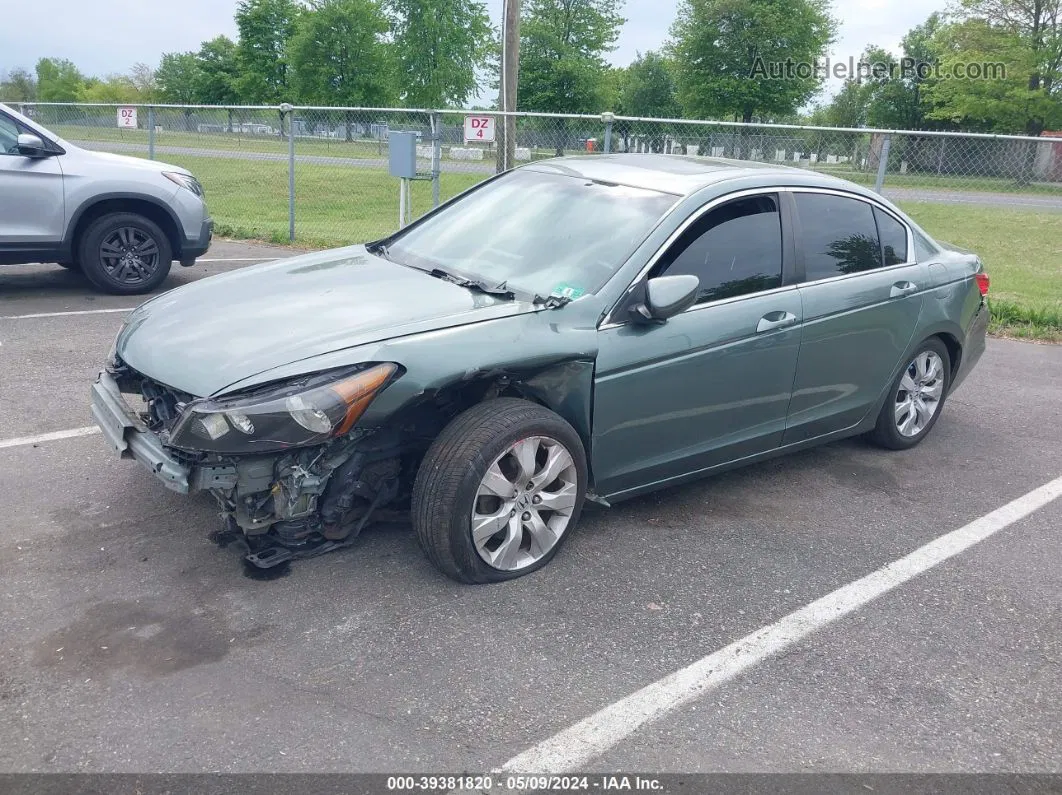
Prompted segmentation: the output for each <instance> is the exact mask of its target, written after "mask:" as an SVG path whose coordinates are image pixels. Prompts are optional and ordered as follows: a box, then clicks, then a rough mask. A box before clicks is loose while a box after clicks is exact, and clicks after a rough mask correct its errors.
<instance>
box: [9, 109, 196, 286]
mask: <svg viewBox="0 0 1062 795" xmlns="http://www.w3.org/2000/svg"><path fill="white" fill-rule="evenodd" d="M213 226H214V224H213V221H212V220H211V219H210V214H209V213H208V212H207V208H206V203H205V202H204V201H203V189H202V187H201V186H200V184H199V182H198V180H196V178H195V177H193V176H192V175H191V174H190V173H188V171H186V170H185V169H183V168H178V167H177V166H170V165H166V164H165V163H159V162H157V161H154V160H143V159H140V158H136V157H123V156H122V155H112V154H108V153H104V152H90V151H88V150H85V149H81V148H79V147H77V146H74V145H73V144H71V143H68V142H67V141H64V140H63V139H61V138H59V137H57V136H55V135H53V134H51V133H50V132H48V131H47V130H45V129H44V128H43V127H41V126H40V125H37V124H35V123H34V122H33V121H32V120H31V119H28V118H26V117H25V116H23V115H21V114H19V113H17V112H15V111H14V110H13V109H12V108H10V107H8V106H7V105H3V104H0V264H18V263H27V262H57V263H59V264H60V265H63V266H65V267H68V268H74V269H77V270H80V271H81V272H82V273H84V274H85V276H86V277H87V278H88V280H89V281H90V282H92V283H93V284H94V285H95V286H96V287H98V288H99V289H101V290H104V291H106V292H109V293H116V294H119V295H134V294H137V293H146V292H148V291H150V290H153V289H154V288H156V287H158V286H159V285H160V284H161V283H162V282H163V280H164V279H165V278H166V275H167V274H168V273H169V271H170V265H171V263H172V261H173V260H175V259H176V260H178V261H179V262H180V263H181V264H182V265H192V264H193V263H194V262H195V258H196V257H199V256H201V255H202V254H204V253H205V252H206V250H207V248H209V246H210V236H211V232H212V230H213Z"/></svg>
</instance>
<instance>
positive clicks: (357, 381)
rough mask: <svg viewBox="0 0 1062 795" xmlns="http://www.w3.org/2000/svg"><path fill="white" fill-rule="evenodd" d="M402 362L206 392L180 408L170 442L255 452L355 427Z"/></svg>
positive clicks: (318, 440)
mask: <svg viewBox="0 0 1062 795" xmlns="http://www.w3.org/2000/svg"><path fill="white" fill-rule="evenodd" d="M397 370H398V366H397V365H394V364H390V363H386V364H377V365H375V366H373V367H369V368H368V369H363V370H359V371H357V372H352V371H351V370H350V369H346V370H338V371H336V370H333V371H330V372H327V373H318V374H316V375H312V376H305V377H303V378H299V379H297V380H295V381H291V382H288V383H286V384H283V385H280V386H276V385H274V386H271V387H268V388H265V389H260V390H256V391H254V392H252V393H248V394H245V395H240V396H238V397H231V398H217V399H214V398H204V399H203V400H196V401H193V402H191V403H189V404H188V405H187V406H185V407H184V409H183V410H182V411H181V416H180V419H178V420H177V424H176V425H175V426H174V428H173V431H172V433H171V434H170V439H169V440H168V444H170V445H172V446H173V447H179V448H183V449H186V450H202V451H210V452H215V453H256V452H269V451H275V450H284V449H287V448H289V447H304V446H307V445H314V444H321V443H323V442H326V441H328V440H329V439H331V438H333V437H336V436H342V435H343V434H345V433H348V432H349V431H350V430H351V428H353V427H354V423H355V422H357V421H358V419H359V418H360V417H361V415H362V414H364V413H365V409H366V408H368V406H369V403H371V402H372V399H373V398H374V397H376V394H377V393H378V392H379V391H380V390H381V389H382V388H383V387H384V386H385V385H386V384H387V383H388V382H389V381H390V380H391V377H392V376H393V375H394V374H395V372H396V371H397Z"/></svg>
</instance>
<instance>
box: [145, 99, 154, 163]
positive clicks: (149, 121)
mask: <svg viewBox="0 0 1062 795" xmlns="http://www.w3.org/2000/svg"><path fill="white" fill-rule="evenodd" d="M147 124H148V160H154V159H155V108H154V107H152V106H150V105H149V106H148V119H147Z"/></svg>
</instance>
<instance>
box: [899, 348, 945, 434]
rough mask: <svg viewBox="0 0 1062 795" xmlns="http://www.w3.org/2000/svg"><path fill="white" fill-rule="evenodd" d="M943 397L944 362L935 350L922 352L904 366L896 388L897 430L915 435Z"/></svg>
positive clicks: (929, 418) (927, 421)
mask: <svg viewBox="0 0 1062 795" xmlns="http://www.w3.org/2000/svg"><path fill="white" fill-rule="evenodd" d="M943 396H944V361H943V360H942V359H941V358H940V356H939V355H938V354H937V353H936V352H935V351H922V352H921V353H919V354H918V355H917V356H915V358H914V359H913V360H912V361H911V363H910V364H908V365H907V369H906V370H905V371H904V374H903V377H902V378H901V379H900V386H899V389H897V391H896V401H895V403H896V405H895V407H894V411H895V415H894V416H895V421H896V430H898V431H899V432H900V435H901V436H907V437H911V436H918V434H920V433H921V432H922V431H923V430H925V428H926V426H927V425H928V424H929V422H930V420H932V419H933V416H934V415H935V414H936V413H937V409H939V408H940V399H941V398H942V397H943Z"/></svg>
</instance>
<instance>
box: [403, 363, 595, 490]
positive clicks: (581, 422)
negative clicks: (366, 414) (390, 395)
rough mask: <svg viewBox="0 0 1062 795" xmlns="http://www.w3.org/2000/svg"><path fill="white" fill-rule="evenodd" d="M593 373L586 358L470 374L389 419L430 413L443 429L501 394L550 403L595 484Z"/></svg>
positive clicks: (406, 420) (429, 418)
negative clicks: (577, 442)
mask: <svg viewBox="0 0 1062 795" xmlns="http://www.w3.org/2000/svg"><path fill="white" fill-rule="evenodd" d="M593 379H594V361H593V360H592V359H582V358H579V359H568V360H565V361H559V362H555V363H552V364H549V365H546V366H542V365H538V366H521V365H512V366H508V367H499V368H496V369H492V370H491V371H489V372H480V373H475V374H466V375H465V376H464V377H461V378H455V379H453V380H451V381H448V382H446V383H444V384H441V385H438V386H437V387H435V388H433V389H430V390H426V391H424V392H422V393H420V394H419V395H418V396H417V398H416V399H414V400H411V401H409V402H407V403H406V404H405V405H404V406H402V407H400V408H398V409H397V410H395V411H394V412H393V413H391V414H390V416H389V417H388V419H387V424H391V425H397V426H403V425H408V424H409V423H410V422H411V421H417V419H418V418H419V419H420V420H421V421H423V420H424V419H425V418H427V422H428V426H429V427H432V425H433V424H434V426H435V427H437V428H438V430H439V432H441V429H442V427H445V425H446V424H448V423H449V422H450V421H451V420H452V419H453V418H454V417H455V416H457V415H458V414H460V413H461V412H463V411H466V410H467V409H470V408H472V407H473V406H475V405H478V404H480V403H483V402H485V401H487V400H491V399H494V398H499V397H517V398H521V399H523V400H527V401H529V402H531V403H536V404H538V405H540V406H543V407H544V408H547V409H549V410H550V411H552V412H554V413H555V414H557V415H558V416H559V417H561V418H562V419H563V420H564V421H565V422H567V423H568V424H569V425H571V426H572V428H573V429H574V430H575V432H576V434H577V435H578V436H579V439H580V441H581V442H582V444H583V451H584V453H585V454H586V460H587V468H588V474H589V477H590V483H591V484H592V483H593V471H592V469H590V461H591V454H590V453H591V443H592V434H591V428H592V425H591V420H592V417H591V413H592V407H593V395H592V391H593ZM433 421H434V422H433Z"/></svg>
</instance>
